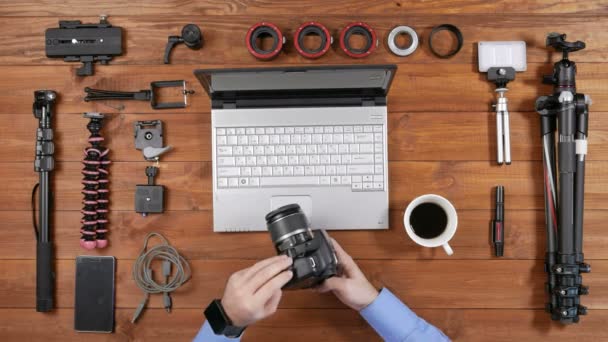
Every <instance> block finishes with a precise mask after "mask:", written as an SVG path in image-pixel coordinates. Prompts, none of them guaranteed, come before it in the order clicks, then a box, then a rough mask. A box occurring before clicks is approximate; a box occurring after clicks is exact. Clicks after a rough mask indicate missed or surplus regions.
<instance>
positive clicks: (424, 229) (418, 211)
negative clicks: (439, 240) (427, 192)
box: [410, 203, 448, 239]
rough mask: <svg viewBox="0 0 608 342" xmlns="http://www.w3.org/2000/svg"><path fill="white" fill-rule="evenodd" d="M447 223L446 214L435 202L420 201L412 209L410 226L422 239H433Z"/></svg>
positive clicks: (441, 231)
mask: <svg viewBox="0 0 608 342" xmlns="http://www.w3.org/2000/svg"><path fill="white" fill-rule="evenodd" d="M447 225H448V215H447V214H446V213H445V211H444V210H443V208H441V207H440V206H438V205H437V204H435V203H422V204H419V205H418V206H417V207H415V208H414V210H412V214H411V215H410V226H412V228H413V229H414V233H416V235H418V236H420V237H421V238H423V239H433V238H436V237H438V236H439V235H441V234H442V233H443V231H444V230H445V228H446V227H447Z"/></svg>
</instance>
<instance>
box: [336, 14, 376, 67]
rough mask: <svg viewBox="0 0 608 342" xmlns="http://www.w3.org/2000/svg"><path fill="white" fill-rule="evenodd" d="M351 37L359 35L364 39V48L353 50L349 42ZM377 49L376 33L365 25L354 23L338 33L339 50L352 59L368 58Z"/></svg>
mask: <svg viewBox="0 0 608 342" xmlns="http://www.w3.org/2000/svg"><path fill="white" fill-rule="evenodd" d="M352 35H360V36H363V37H364V38H365V46H364V47H363V48H362V49H356V48H353V47H352V46H351V45H350V43H349V41H350V38H351V36H352ZM377 47H378V38H377V36H376V32H375V31H374V29H372V27H371V26H369V25H368V24H366V23H363V22H355V23H350V24H348V25H346V27H345V28H343V29H342V31H341V32H340V48H341V49H342V51H344V53H345V54H346V55H347V56H350V57H352V58H363V57H367V56H369V55H370V54H371V53H372V52H374V50H376V48H377Z"/></svg>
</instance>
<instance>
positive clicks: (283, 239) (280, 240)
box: [274, 219, 312, 245]
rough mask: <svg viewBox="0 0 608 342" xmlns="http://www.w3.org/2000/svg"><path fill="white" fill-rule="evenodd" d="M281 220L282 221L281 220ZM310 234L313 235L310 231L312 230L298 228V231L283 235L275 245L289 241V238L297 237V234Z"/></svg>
mask: <svg viewBox="0 0 608 342" xmlns="http://www.w3.org/2000/svg"><path fill="white" fill-rule="evenodd" d="M279 220H280V219H279ZM306 232H309V233H311V232H312V231H311V230H310V228H298V229H296V230H294V231H293V232H289V233H287V234H285V235H281V236H279V237H278V238H277V240H276V241H275V242H274V244H275V245H278V244H280V243H281V242H283V241H285V240H287V239H288V238H290V237H292V236H294V235H297V234H301V233H306Z"/></svg>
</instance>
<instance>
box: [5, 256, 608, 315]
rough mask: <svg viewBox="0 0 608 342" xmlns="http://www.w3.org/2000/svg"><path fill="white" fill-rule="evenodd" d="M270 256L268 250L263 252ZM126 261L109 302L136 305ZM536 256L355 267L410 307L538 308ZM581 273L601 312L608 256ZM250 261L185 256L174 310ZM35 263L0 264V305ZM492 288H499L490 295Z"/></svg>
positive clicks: (310, 294) (66, 298) (61, 277)
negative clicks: (186, 266)
mask: <svg viewBox="0 0 608 342" xmlns="http://www.w3.org/2000/svg"><path fill="white" fill-rule="evenodd" d="M268 255H269V256H270V255H271V253H268ZM133 261H134V260H132V259H120V260H118V262H117V268H116V307H118V308H135V307H137V305H138V304H139V303H140V302H141V299H142V298H143V294H142V292H141V290H140V289H139V288H138V287H137V286H136V285H135V283H134V282H133V280H132V278H131V266H132V264H133ZM543 263H544V262H543V261H541V260H467V261H462V260H359V261H358V264H359V266H360V267H361V269H362V270H363V272H365V274H366V275H367V277H368V279H369V280H370V281H371V282H372V283H373V284H374V285H376V286H386V287H388V288H389V289H391V291H392V292H393V293H395V294H396V295H397V296H399V297H401V298H404V301H405V303H406V304H407V305H408V306H410V307H411V308H413V309H419V308H437V309H440V308H451V309H456V308H475V309H493V308H500V309H526V308H534V309H541V308H544V303H545V300H546V299H545V296H544V293H543V291H544V290H543V284H544V282H545V281H546V275H545V274H544V272H543ZM56 264H57V291H56V293H57V295H56V305H57V307H59V308H71V307H73V306H74V295H73V284H74V268H75V262H74V260H59V261H57V263H56ZM591 264H592V267H593V272H592V273H589V274H587V275H585V284H588V285H589V287H590V289H592V290H591V291H592V292H591V293H596V294H598V295H595V296H593V295H590V296H586V297H583V298H582V299H581V302H582V303H583V304H584V305H585V306H588V307H589V308H591V309H603V310H605V309H608V298H606V296H602V295H601V294H602V293H605V292H606V291H608V261H606V260H594V261H592V262H591ZM249 265H251V261H250V260H234V259H223V260H220V259H197V260H190V266H191V267H192V279H191V280H190V281H189V282H188V283H186V284H185V285H183V286H182V287H181V288H180V289H179V290H178V291H176V292H175V293H173V296H172V297H173V307H174V308H204V307H205V306H206V305H207V304H208V303H209V302H210V301H211V300H212V299H213V298H218V297H220V296H221V295H222V292H223V288H224V285H225V282H226V280H227V279H228V276H230V274H232V273H233V272H235V271H237V270H239V269H242V268H245V267H248V266H249ZM35 266H36V262H35V261H34V260H6V261H4V262H3V267H2V269H0V275H1V276H2V279H4V285H5V286H4V287H2V288H0V294H1V295H2V296H3V298H4V300H3V301H2V302H0V308H28V307H31V306H32V303H34V302H35V281H34V274H35ZM496 293H500V294H501V295H500V296H497V295H496ZM148 306H150V307H158V308H162V296H152V297H151V298H150V301H149V302H148ZM280 307H281V308H345V306H344V304H342V303H340V302H339V301H338V299H336V298H335V297H334V296H333V294H331V293H329V294H319V293H317V292H315V291H313V290H303V291H286V292H284V293H283V297H282V299H281V304H280Z"/></svg>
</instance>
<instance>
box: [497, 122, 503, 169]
mask: <svg viewBox="0 0 608 342" xmlns="http://www.w3.org/2000/svg"><path fill="white" fill-rule="evenodd" d="M502 124H503V114H502V111H499V110H497V111H496V161H497V162H498V164H502V163H504V155H503V152H504V147H503V126H502Z"/></svg>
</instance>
